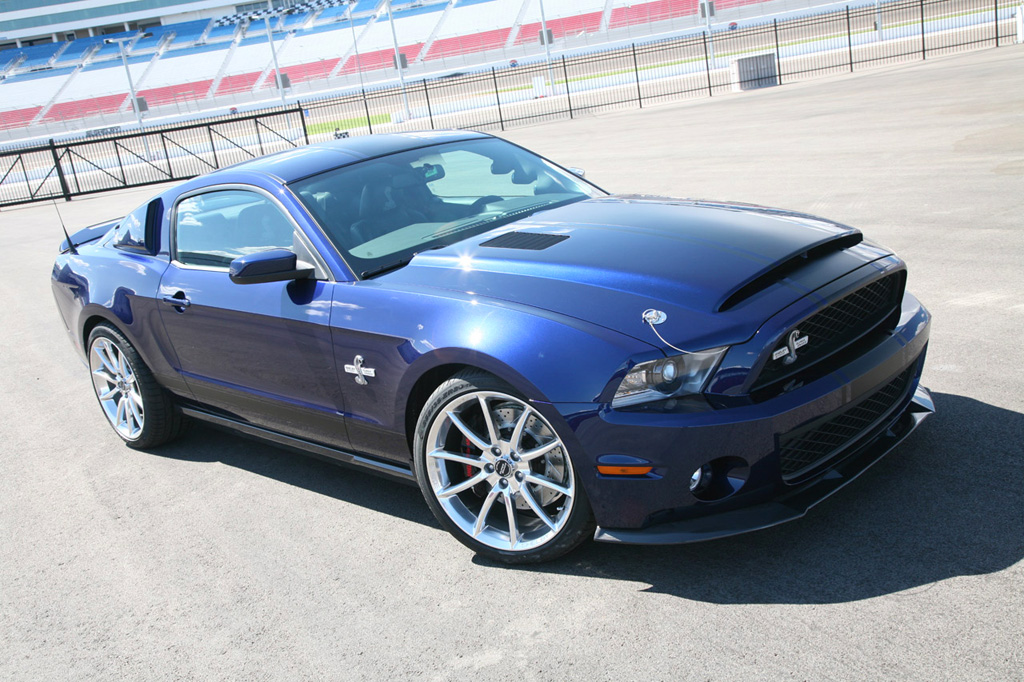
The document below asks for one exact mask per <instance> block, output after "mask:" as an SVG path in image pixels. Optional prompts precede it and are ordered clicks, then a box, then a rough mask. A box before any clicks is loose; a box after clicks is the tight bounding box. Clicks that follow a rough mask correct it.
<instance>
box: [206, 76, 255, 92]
mask: <svg viewBox="0 0 1024 682" xmlns="http://www.w3.org/2000/svg"><path fill="white" fill-rule="evenodd" d="M259 77H260V72H259V71H253V72H252V73H236V74H234V75H232V76H224V78H222V79H221V81H220V85H218V86H217V92H216V93H215V94H217V95H229V94H231V93H233V92H244V91H246V90H252V86H254V85H256V79H257V78H259Z"/></svg>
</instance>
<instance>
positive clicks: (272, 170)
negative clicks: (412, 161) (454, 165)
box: [206, 130, 491, 183]
mask: <svg viewBox="0 0 1024 682" xmlns="http://www.w3.org/2000/svg"><path fill="white" fill-rule="evenodd" d="M487 137H491V136H490V135H487V134H485V133H478V132H474V131H465V130H432V131H425V132H413V133H387V134H383V135H381V134H378V135H363V136H360V137H349V138H345V139H341V140H331V141H328V142H320V143H317V144H311V145H307V146H304V147H296V148H295V149H288V150H286V151H283V152H278V153H276V154H269V155H267V156H262V157H260V158H257V159H250V160H248V161H243V162H242V163H238V164H235V165H233V166H228V167H226V168H222V169H220V170H217V171H214V172H212V173H210V174H208V175H207V176H206V179H207V181H209V180H217V181H225V180H228V179H229V177H225V176H230V175H233V174H234V172H235V171H256V172H259V173H266V174H268V175H271V176H274V177H276V178H279V179H280V180H282V181H283V182H285V183H288V182H294V181H295V180H300V179H302V178H306V177H309V176H311V175H316V174H317V173H322V172H323V171H326V170H330V169H332V168H339V167H341V166H347V165H349V164H352V163H356V162H357V161H362V160H364V159H369V158H373V157H376V156H384V155H387V154H393V153H395V152H401V151H405V150H407V149H416V148H418V147H427V146H430V145H435V144H441V143H443V142H455V141H459V140H474V139H481V138H487Z"/></svg>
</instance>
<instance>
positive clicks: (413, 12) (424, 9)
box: [392, 2, 448, 19]
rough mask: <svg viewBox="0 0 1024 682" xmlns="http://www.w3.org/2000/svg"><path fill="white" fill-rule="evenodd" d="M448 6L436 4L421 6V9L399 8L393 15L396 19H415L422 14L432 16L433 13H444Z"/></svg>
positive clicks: (394, 10)
mask: <svg viewBox="0 0 1024 682" xmlns="http://www.w3.org/2000/svg"><path fill="white" fill-rule="evenodd" d="M447 6H448V3H446V2H435V3H434V4H433V5H421V6H419V7H409V8H407V9H405V8H398V7H395V9H393V10H392V14H393V15H394V17H395V19H400V18H401V17H415V16H417V15H420V14H430V13H431V12H443V11H444V8H445V7H447Z"/></svg>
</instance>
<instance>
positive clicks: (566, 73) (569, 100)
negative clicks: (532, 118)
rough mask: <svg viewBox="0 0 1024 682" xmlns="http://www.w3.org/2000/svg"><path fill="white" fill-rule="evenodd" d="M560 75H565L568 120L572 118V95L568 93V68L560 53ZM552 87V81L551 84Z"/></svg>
mask: <svg viewBox="0 0 1024 682" xmlns="http://www.w3.org/2000/svg"><path fill="white" fill-rule="evenodd" d="M562 75H563V76H564V77H565V101H566V102H568V103H569V120H572V96H571V95H569V70H568V69H566V68H565V55H564V54H563V55H562ZM551 85H552V87H554V85H555V84H554V83H552V84H551Z"/></svg>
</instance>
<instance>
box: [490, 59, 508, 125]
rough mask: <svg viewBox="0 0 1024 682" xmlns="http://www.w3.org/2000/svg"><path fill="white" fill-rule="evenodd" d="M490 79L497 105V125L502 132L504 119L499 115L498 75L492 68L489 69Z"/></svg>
mask: <svg viewBox="0 0 1024 682" xmlns="http://www.w3.org/2000/svg"><path fill="white" fill-rule="evenodd" d="M491 79H492V80H493V81H494V101H495V102H497V103H498V123H500V124H501V130H502V132H504V130H505V119H504V118H503V117H502V115H501V95H500V94H498V74H497V72H496V71H495V70H494V67H493V66H492V67H491Z"/></svg>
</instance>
